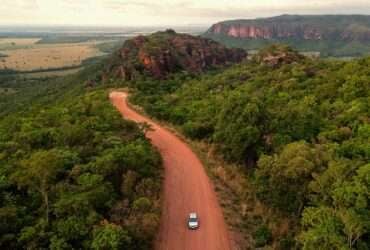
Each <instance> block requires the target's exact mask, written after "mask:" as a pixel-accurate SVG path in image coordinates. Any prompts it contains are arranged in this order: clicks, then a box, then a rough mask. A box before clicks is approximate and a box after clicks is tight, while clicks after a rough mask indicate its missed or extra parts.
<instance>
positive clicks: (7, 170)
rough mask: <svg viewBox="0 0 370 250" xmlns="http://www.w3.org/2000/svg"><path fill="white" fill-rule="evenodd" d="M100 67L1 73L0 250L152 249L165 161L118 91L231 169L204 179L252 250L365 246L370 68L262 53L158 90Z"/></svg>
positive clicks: (365, 62)
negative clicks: (115, 100) (45, 73)
mask: <svg viewBox="0 0 370 250" xmlns="http://www.w3.org/2000/svg"><path fill="white" fill-rule="evenodd" d="M152 46H156V45H155V44H152ZM149 49H150V48H149ZM104 70H105V69H104V68H103V67H102V65H100V64H96V65H92V66H90V67H88V69H86V70H83V71H82V72H80V73H78V74H76V75H72V76H67V77H62V78H45V79H27V78H22V77H19V76H17V75H8V74H5V73H4V75H2V76H0V98H1V99H0V115H1V117H0V248H1V249H150V248H152V242H153V239H154V236H155V234H156V231H157V229H158V226H159V216H160V187H161V172H162V170H161V160H160V157H159V154H158V153H157V152H156V151H155V150H154V149H153V148H152V146H151V145H150V143H149V142H148V141H147V140H146V139H145V137H144V132H145V129H147V127H146V126H137V125H136V124H134V123H132V122H129V121H125V120H122V118H121V116H120V115H119V113H118V112H117V111H115V110H114V108H113V107H112V106H111V105H110V103H109V100H108V90H109V88H112V87H122V86H124V87H129V88H130V89H131V90H132V96H131V101H132V102H133V103H135V104H138V105H141V106H142V107H143V108H144V110H145V111H146V112H147V113H148V114H149V115H151V116H152V117H154V118H156V119H159V120H162V121H165V122H167V123H169V124H171V125H172V126H174V127H176V128H178V129H179V130H180V131H181V132H182V133H183V134H184V135H185V136H186V137H188V138H190V139H191V140H193V141H195V142H202V143H204V144H206V145H207V146H208V147H209V148H210V149H212V150H210V151H214V154H215V155H217V156H219V157H221V158H222V161H224V162H225V163H226V164H228V165H225V167H224V168H223V167H220V166H219V167H218V168H217V169H216V171H211V174H212V175H215V177H216V178H218V179H220V180H222V181H223V182H224V183H225V185H228V186H229V188H230V190H232V191H233V195H234V196H237V197H236V199H234V200H232V202H231V203H233V205H235V206H237V210H238V212H239V213H236V214H233V215H234V216H237V217H238V218H239V219H240V220H241V223H240V224H239V226H240V228H239V229H240V232H242V233H243V234H245V235H244V236H245V237H246V238H247V237H251V238H252V240H250V241H249V243H250V244H252V245H249V248H251V249H255V248H259V247H268V246H270V247H272V248H273V249H307V250H311V249H323V250H326V249H338V250H339V249H341V250H343V249H358V250H365V249H370V201H369V197H370V113H369V110H370V58H363V59H357V60H353V61H348V62H345V61H334V60H317V59H310V58H306V57H303V56H301V55H299V54H298V53H297V52H295V51H294V50H292V49H290V48H289V47H286V46H272V47H268V48H266V49H264V50H262V51H260V52H259V53H258V54H257V55H256V56H254V57H253V58H252V59H248V60H245V61H244V62H242V63H239V64H236V65H234V66H228V67H226V68H223V69H222V68H219V67H217V69H214V70H213V71H208V72H207V73H202V74H200V73H194V72H190V71H189V72H179V73H172V72H171V74H169V75H166V77H165V78H164V79H162V80H156V79H153V78H151V77H150V76H148V75H141V76H139V77H137V78H135V80H131V81H125V80H119V79H118V78H117V77H115V76H114V74H112V78H109V75H107V72H106V71H104ZM103 71H104V73H103ZM104 78H106V79H105V81H102V80H104ZM107 78H108V80H107ZM213 149H215V150H213ZM227 166H229V167H227ZM225 199H228V197H226V198H225ZM229 199H231V197H230V198H229ZM243 211H244V212H243Z"/></svg>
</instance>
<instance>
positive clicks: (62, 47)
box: [0, 42, 104, 71]
mask: <svg viewBox="0 0 370 250" xmlns="http://www.w3.org/2000/svg"><path fill="white" fill-rule="evenodd" d="M0 53H1V54H3V55H7V57H3V58H1V59H0V70H1V69H3V70H4V69H11V70H16V71H37V70H47V69H60V68H65V67H71V66H78V65H81V63H82V62H83V61H84V60H85V59H88V58H92V57H96V56H101V55H103V54H104V53H102V52H101V51H100V50H99V49H98V48H97V47H96V43H94V42H88V43H76V44H47V45H39V44H33V45H32V46H31V47H30V48H20V49H9V50H1V51H0Z"/></svg>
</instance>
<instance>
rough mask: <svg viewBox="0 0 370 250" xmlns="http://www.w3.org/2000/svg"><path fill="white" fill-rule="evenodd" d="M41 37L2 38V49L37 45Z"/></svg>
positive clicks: (0, 42)
mask: <svg viewBox="0 0 370 250" xmlns="http://www.w3.org/2000/svg"><path fill="white" fill-rule="evenodd" d="M40 40H41V38H0V50H14V49H20V48H27V47H31V46H32V45H35V44H36V43H37V42H39V41H40Z"/></svg>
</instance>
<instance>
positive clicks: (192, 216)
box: [189, 213, 198, 218]
mask: <svg viewBox="0 0 370 250" xmlns="http://www.w3.org/2000/svg"><path fill="white" fill-rule="evenodd" d="M189 217H190V218H197V217H198V216H197V213H190V214H189Z"/></svg>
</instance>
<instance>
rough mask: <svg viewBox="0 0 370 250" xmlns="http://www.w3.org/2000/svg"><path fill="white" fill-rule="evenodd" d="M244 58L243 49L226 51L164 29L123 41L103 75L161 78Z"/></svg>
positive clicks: (130, 78)
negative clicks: (163, 30)
mask: <svg viewBox="0 0 370 250" xmlns="http://www.w3.org/2000/svg"><path fill="white" fill-rule="evenodd" d="M245 57H246V53H245V52H244V51H243V50H240V49H227V48H225V47H224V46H222V45H220V44H218V43H216V42H213V41H211V40H209V39H204V38H200V37H195V36H190V35H186V34H177V33H175V32H174V31H172V30H167V31H165V32H157V33H154V34H152V35H150V36H145V37H144V36H138V37H136V38H134V39H131V40H128V41H126V42H125V43H124V45H123V47H122V48H121V49H119V51H118V52H117V53H115V55H114V56H113V58H112V59H111V60H110V62H109V64H108V66H107V68H106V72H107V73H108V75H109V76H113V77H114V78H118V79H125V80H132V79H135V78H138V77H139V76H140V75H147V76H152V77H154V78H157V79H163V78H166V77H167V76H168V75H169V74H171V73H176V72H180V71H186V72H188V73H200V72H204V71H205V70H207V69H211V68H215V67H219V66H225V65H228V64H230V63H234V62H240V61H241V60H243V59H244V58H245ZM106 77H108V76H106Z"/></svg>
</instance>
